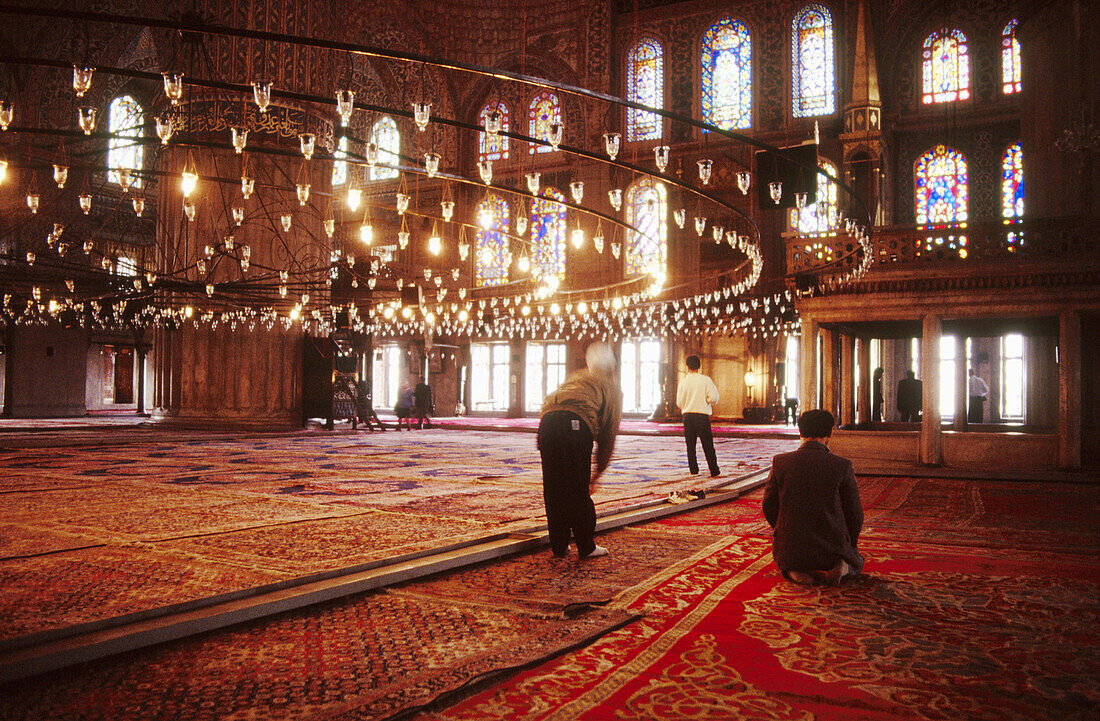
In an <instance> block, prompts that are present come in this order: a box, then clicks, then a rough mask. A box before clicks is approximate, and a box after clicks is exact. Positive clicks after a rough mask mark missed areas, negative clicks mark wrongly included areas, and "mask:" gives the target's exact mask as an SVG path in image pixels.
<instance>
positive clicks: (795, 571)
mask: <svg viewBox="0 0 1100 721" xmlns="http://www.w3.org/2000/svg"><path fill="white" fill-rule="evenodd" d="M835 423H836V421H835V419H834V418H833V414H832V413H829V412H828V411H822V410H812V411H806V412H805V413H803V414H802V415H801V416H800V417H799V419H798V435H799V436H801V439H802V446H801V447H800V448H799V449H798V450H797V451H794V452H792V453H780V454H779V455H778V456H776V457H775V459H774V460H773V461H772V470H771V475H769V476H768V483H767V486H766V487H765V490H764V517H765V518H766V519H768V523H769V524H771V527H772V529H773V531H774V537H773V540H772V555H773V556H774V557H775V565H776V566H778V567H779V570H780V571H781V572H782V573H783V576H784V578H787V579H789V580H791V581H794V582H795V583H802V584H806V585H813V584H815V583H822V584H827V585H830V586H839V585H840V582H841V581H842V580H843V579H844V578H845V577H847V576H854V575H855V574H857V573H859V572H860V571H861V570H862V569H863V556H861V555H860V554H859V551H858V550H856V541H858V540H859V532H860V530H862V528H863V507H862V505H860V501H859V489H858V488H857V487H856V476H855V472H854V470H853V469H852V462H851V461H849V460H848V459H846V458H841V457H840V456H835V455H833V454H832V453H830V452H829V447H828V446H829V439H830V438H832V435H833V425H834V424H835Z"/></svg>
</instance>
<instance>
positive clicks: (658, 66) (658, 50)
mask: <svg viewBox="0 0 1100 721" xmlns="http://www.w3.org/2000/svg"><path fill="white" fill-rule="evenodd" d="M664 92H665V51H664V49H663V48H662V47H661V43H660V42H658V41H657V40H656V39H654V38H642V39H641V40H639V41H638V42H636V43H635V44H634V47H632V48H630V52H628V53H627V54H626V97H627V100H633V101H634V102H636V103H641V104H642V105H649V106H650V107H654V108H663V107H664ZM660 137H661V116H659V115H657V114H656V113H647V112H645V111H644V110H635V109H634V108H629V109H627V111H626V139H627V140H653V139H655V138H660Z"/></svg>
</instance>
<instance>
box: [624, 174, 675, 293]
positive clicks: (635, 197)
mask: <svg viewBox="0 0 1100 721" xmlns="http://www.w3.org/2000/svg"><path fill="white" fill-rule="evenodd" d="M626 222H627V224H628V225H630V226H632V227H634V228H637V230H631V231H628V232H627V236H626V258H625V259H624V263H623V272H624V273H625V274H626V275H628V276H630V275H637V274H639V273H647V272H649V271H650V270H652V269H653V268H654V266H656V267H657V268H659V269H660V270H664V268H665V265H666V260H667V257H668V251H667V248H668V193H667V191H666V190H665V186H664V183H658V182H656V181H655V180H654V179H653V178H642V179H641V180H639V181H638V182H636V183H634V184H633V185H631V186H630V188H628V189H627V191H626Z"/></svg>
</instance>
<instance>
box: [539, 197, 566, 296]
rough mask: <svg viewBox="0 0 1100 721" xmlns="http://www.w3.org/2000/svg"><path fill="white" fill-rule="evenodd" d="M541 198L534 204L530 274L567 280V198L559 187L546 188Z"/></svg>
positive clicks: (543, 277) (542, 277)
mask: <svg viewBox="0 0 1100 721" xmlns="http://www.w3.org/2000/svg"><path fill="white" fill-rule="evenodd" d="M542 196H543V197H541V198H536V199H535V200H534V202H532V203H531V231H532V232H531V237H532V240H533V242H532V258H531V273H532V275H534V276H535V277H537V278H541V279H546V278H550V277H557V278H558V280H561V279H562V278H564V277H565V230H566V220H565V206H564V205H562V203H563V202H565V196H564V195H562V194H561V193H560V192H559V191H558V190H557V189H556V188H545V189H544V190H543V191H542ZM556 201H561V202H556Z"/></svg>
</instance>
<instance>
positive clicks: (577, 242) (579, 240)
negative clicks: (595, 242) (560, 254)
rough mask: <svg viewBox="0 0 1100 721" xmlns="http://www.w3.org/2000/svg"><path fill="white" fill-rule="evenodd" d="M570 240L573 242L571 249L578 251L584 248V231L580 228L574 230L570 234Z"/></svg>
mask: <svg viewBox="0 0 1100 721" xmlns="http://www.w3.org/2000/svg"><path fill="white" fill-rule="evenodd" d="M570 240H571V241H572V242H573V247H574V248H577V249H580V248H582V247H584V231H583V230H581V229H580V228H574V229H573V232H572V233H570Z"/></svg>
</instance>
